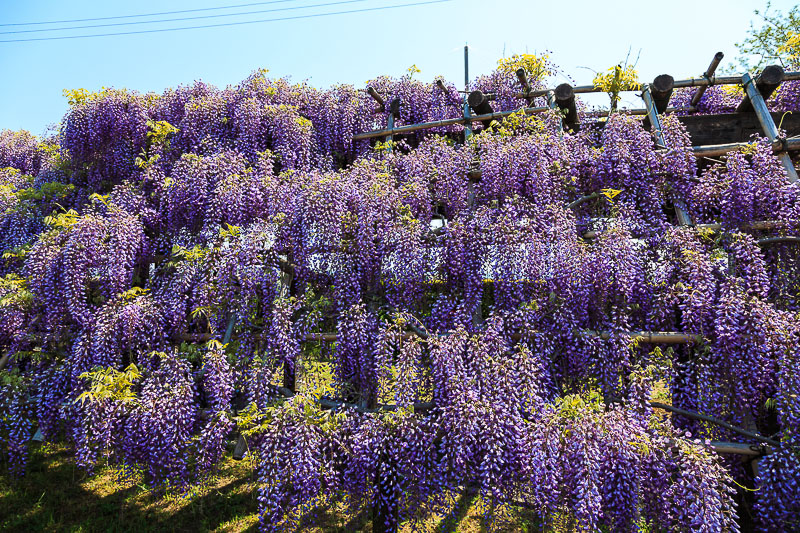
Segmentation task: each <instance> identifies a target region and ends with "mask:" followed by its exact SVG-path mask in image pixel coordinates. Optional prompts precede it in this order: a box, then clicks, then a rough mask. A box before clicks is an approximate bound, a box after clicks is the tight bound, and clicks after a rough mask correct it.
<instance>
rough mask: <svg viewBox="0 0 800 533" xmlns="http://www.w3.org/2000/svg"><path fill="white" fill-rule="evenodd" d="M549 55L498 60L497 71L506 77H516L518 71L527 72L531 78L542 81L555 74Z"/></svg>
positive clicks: (522, 55) (518, 56)
mask: <svg viewBox="0 0 800 533" xmlns="http://www.w3.org/2000/svg"><path fill="white" fill-rule="evenodd" d="M548 59H549V58H548V56H547V54H542V55H541V56H537V55H536V54H514V55H512V56H511V57H504V58H502V59H498V60H497V71H498V72H500V73H502V74H503V75H506V76H516V72H517V70H518V69H520V68H522V69H524V70H525V74H527V76H528V77H529V78H533V79H535V80H540V79H542V78H544V77H545V76H550V75H552V74H553V73H554V72H553V70H552V68H551V67H550V66H549V63H548V61H547V60H548Z"/></svg>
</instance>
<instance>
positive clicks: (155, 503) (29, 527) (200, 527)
mask: <svg viewBox="0 0 800 533" xmlns="http://www.w3.org/2000/svg"><path fill="white" fill-rule="evenodd" d="M0 471H2V474H1V475H0V531H26V532H28V531H70V532H82V533H86V532H95V531H114V532H123V531H125V532H127V531H144V532H149V531H192V532H197V531H230V532H232V531H256V530H257V527H258V514H257V501H256V494H257V484H256V483H255V482H254V481H253V475H252V469H251V466H250V465H249V464H248V462H247V461H233V460H232V459H230V457H228V458H227V459H226V460H224V461H223V463H222V467H221V468H220V470H219V472H218V473H217V474H216V475H215V476H214V477H212V478H210V479H209V480H207V481H206V482H205V483H203V484H201V485H194V486H192V487H191V488H190V489H189V491H188V493H187V494H174V493H166V494H164V493H163V492H162V493H156V492H154V491H151V490H149V489H148V488H147V487H145V486H144V485H142V484H141V483H140V480H136V479H133V480H130V481H127V482H119V481H118V476H117V475H115V473H114V472H113V471H111V470H110V469H101V470H99V471H98V472H97V473H96V474H95V475H93V476H87V475H86V474H85V473H84V472H83V471H82V470H81V469H79V468H78V467H76V466H75V463H74V460H73V457H72V454H71V452H70V451H69V449H68V448H66V447H65V446H60V445H50V444H37V443H34V444H32V446H31V456H30V461H29V465H28V473H27V474H26V476H25V477H24V478H22V479H21V480H12V479H10V478H9V477H8V475H7V474H6V468H5V465H0ZM317 512H318V520H317V524H318V525H317V526H315V527H312V526H308V527H303V528H302V529H301V531H308V532H322V531H324V532H327V531H331V532H348V533H349V532H355V531H362V532H364V533H368V532H370V531H371V530H372V527H371V524H370V522H369V519H368V518H367V517H368V516H369V513H360V514H359V516H352V515H347V514H346V513H344V512H343V511H341V510H337V509H333V510H331V509H318V510H317ZM532 520H533V517H532V516H530V515H528V514H527V513H518V512H516V511H510V515H509V516H508V517H506V518H505V519H504V520H503V521H502V522H500V521H498V522H496V523H495V529H494V531H498V530H499V531H509V532H510V531H527V530H529V529H530V530H534V529H535V528H533V527H532V524H533V522H532ZM425 525H426V529H427V530H428V531H431V532H443V531H459V532H469V533H472V532H479V531H485V530H486V529H487V528H486V524H485V523H484V520H482V518H481V512H480V510H479V509H478V502H477V501H476V499H475V498H461V499H460V500H458V501H457V502H455V506H454V508H453V512H452V513H451V517H450V518H446V519H445V518H443V517H437V516H430V517H428V518H427V519H426V521H425ZM409 529H410V528H408V527H403V528H402V530H405V531H408V530H409Z"/></svg>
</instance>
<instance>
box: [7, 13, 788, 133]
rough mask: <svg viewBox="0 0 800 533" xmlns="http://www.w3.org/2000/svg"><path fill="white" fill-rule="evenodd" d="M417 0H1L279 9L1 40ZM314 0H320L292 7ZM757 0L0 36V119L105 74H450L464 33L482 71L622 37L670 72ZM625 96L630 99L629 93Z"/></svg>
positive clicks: (692, 66) (96, 82)
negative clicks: (504, 60)
mask: <svg viewBox="0 0 800 533" xmlns="http://www.w3.org/2000/svg"><path fill="white" fill-rule="evenodd" d="M418 1H422V0H357V1H354V0H349V1H346V2H343V1H342V0H339V1H338V2H337V0H281V1H278V2H274V3H272V4H270V5H263V3H261V5H252V6H249V7H244V8H239V9H235V10H216V11H202V12H194V13H185V14H173V15H162V16H159V17H149V18H126V19H117V20H106V21H86V22H80V23H73V24H60V25H36V26H10V25H8V24H18V23H27V22H40V21H53V20H71V19H83V18H95V17H113V16H120V15H137V14H142V13H152V12H164V11H178V10H186V9H199V8H207V7H219V6H230V5H234V4H246V3H255V2H256V0H170V1H166V0H161V1H156V0H138V1H137V2H109V1H103V2H101V1H96V0H72V1H69V2H64V1H63V0H24V1H9V0H0V25H3V26H0V32H11V31H17V32H18V31H28V30H32V29H37V30H38V29H45V28H51V27H59V26H75V25H94V24H104V23H105V24H111V23H121V22H137V21H143V20H155V19H165V18H179V17H192V16H194V17H200V16H208V15H221V14H227V13H232V12H237V11H239V12H241V11H264V10H268V9H284V10H285V11H273V12H262V13H251V14H249V15H240V16H226V17H222V18H217V19H210V18H207V19H196V20H191V21H184V22H177V21H173V22H164V23H159V24H147V25H145V24H138V25H125V26H109V27H103V28H96V29H77V30H68V31H60V32H49V33H37V32H30V33H0V41H3V40H8V39H20V38H34V37H49V36H68V35H80V34H85V33H109V32H120V31H133V30H141V29H158V28H173V27H179V26H190V25H203V24H219V23H226V22H240V21H247V20H258V19H269V18H284V17H296V16H300V15H309V14H319V13H326V12H334V11H350V10H357V9H373V8H379V7H383V6H393V5H399V4H407V3H412V2H418ZM333 2H336V3H335V4H333ZM320 4H331V5H327V6H321V7H320V6H319V5H320ZM314 5H316V6H318V7H305V8H303V7H302V6H314ZM792 5H793V2H791V1H780V0H779V1H773V7H774V8H777V9H780V10H782V11H784V12H785V11H787V10H788V9H790V8H791V7H792ZM763 6H764V3H763V2H753V1H744V0H731V1H727V2H721V1H713V2H712V1H701V0H691V1H689V0H672V1H670V2H668V3H663V2H662V3H658V2H623V1H602V2H593V1H583V2H582V1H573V2H563V1H551V2H533V1H528V2H526V1H517V0H496V1H480V0H450V1H448V2H443V3H436V4H427V5H417V6H410V7H404V8H396V9H387V10H375V11H365V12H360V13H347V14H340V15H331V16H323V17H316V18H305V19H293V20H280V21H273V22H264V23H258V24H247V25H238V26H230V27H217V28H207V29H195V30H186V31H174V32H163V33H148V34H137V35H118V36H112V37H96V38H88V39H69V40H51V41H28V42H0V80H2V81H1V82H0V129H5V128H10V129H28V130H30V131H31V132H32V133H34V134H37V135H41V134H42V133H44V132H45V131H46V128H47V127H48V125H53V124H57V123H58V122H59V121H60V120H61V118H62V117H63V115H64V113H65V112H66V110H67V103H66V99H65V98H64V97H63V95H62V90H63V89H64V88H78V87H83V88H86V89H88V90H97V89H99V88H100V87H103V86H106V87H117V88H122V87H125V88H128V89H135V90H138V91H142V92H147V91H156V92H161V91H163V90H164V89H165V88H166V87H170V86H176V85H179V84H185V83H189V82H191V81H193V80H195V79H202V80H204V81H206V82H209V83H213V84H215V85H219V86H225V85H228V84H235V83H237V82H239V81H240V80H242V79H243V78H245V77H246V76H247V75H248V74H249V73H250V72H252V71H253V70H254V69H256V68H259V67H264V68H268V69H269V70H270V75H272V76H291V77H292V79H294V80H296V81H299V80H303V79H308V80H309V82H310V83H311V84H313V85H316V86H319V87H325V86H328V85H330V84H332V83H338V82H344V83H353V84H355V85H356V86H363V85H364V82H365V81H366V80H368V79H370V78H372V77H375V76H378V75H381V74H389V75H393V76H400V75H402V74H403V73H404V72H405V71H406V69H407V68H408V67H409V66H411V65H412V64H416V65H417V67H418V68H419V69H421V71H422V72H421V73H420V74H418V76H420V77H421V78H422V79H425V80H431V79H433V78H434V77H435V76H437V75H443V76H445V77H446V78H448V79H450V80H453V81H455V82H457V83H459V84H460V83H463V76H464V74H463V46H464V44H465V43H469V45H470V49H471V52H470V54H471V55H470V74H471V75H475V74H479V73H483V72H488V71H490V70H491V69H493V68H494V66H495V64H496V61H497V59H498V58H500V57H502V56H503V55H506V56H508V55H511V54H514V53H524V52H543V51H546V50H549V51H551V58H552V60H553V61H554V62H555V63H556V64H557V65H558V66H560V67H561V69H562V70H563V71H564V72H565V73H566V74H567V75H569V76H571V77H572V78H573V79H574V81H576V82H577V83H578V84H584V83H589V82H590V81H591V78H592V77H593V75H594V71H601V70H605V69H607V68H609V67H611V66H613V65H614V64H616V63H618V62H620V61H623V60H624V59H625V57H626V55H627V54H628V50H629V49H630V51H631V60H635V59H636V58H637V56H638V67H637V68H638V70H639V72H640V75H641V79H643V80H649V79H652V78H653V77H655V76H656V75H658V74H662V73H669V74H672V75H673V76H675V77H676V78H677V77H684V76H689V75H698V74H700V73H701V72H703V70H704V69H705V67H706V66H707V65H708V62H709V61H710V60H711V58H712V56H713V55H714V53H715V52H717V51H718V50H721V51H723V52H725V54H726V60H727V59H733V58H734V56H735V55H736V48H735V46H734V43H735V42H737V41H740V40H741V39H742V37H743V36H744V35H745V32H746V31H747V29H748V27H749V25H750V21H751V20H754V19H755V16H754V15H753V10H754V9H757V8H763ZM287 8H291V9H287ZM558 81H564V80H558ZM601 98H602V96H601ZM598 103H601V102H598ZM629 104H633V105H637V102H635V101H634V100H632V99H631V100H629Z"/></svg>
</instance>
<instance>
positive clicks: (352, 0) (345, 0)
mask: <svg viewBox="0 0 800 533" xmlns="http://www.w3.org/2000/svg"><path fill="white" fill-rule="evenodd" d="M356 2H366V0H340V1H337V2H328V3H325V4H310V5H307V6H293V7H279V8H275V9H259V10H256V11H242V12H239V13H222V14H219V15H199V16H196V17H178V18H171V19H158V20H137V21H135V22H110V23H107V24H90V25H86V26H66V27H64V28H42V29H36V30H14V31H0V35H7V34H12V33H41V32H49V31H65V30H80V29H86V28H107V27H110V26H132V25H134V24H157V23H160V22H183V21H186V20H198V19H213V18H221V17H238V16H240V15H255V14H258V13H274V12H276V11H294V10H296V9H308V8H312V7H325V6H333V5H338V4H354V3H356Z"/></svg>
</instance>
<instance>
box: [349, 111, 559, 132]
mask: <svg viewBox="0 0 800 533" xmlns="http://www.w3.org/2000/svg"><path fill="white" fill-rule="evenodd" d="M467 106H469V104H467ZM549 109H550V108H549V107H526V108H523V109H516V110H514V111H503V112H500V113H489V114H486V115H474V116H472V115H469V116H467V117H458V118H446V119H442V120H435V121H433V122H423V123H420V124H410V125H408V126H398V127H395V128H392V129H383V130H375V131H368V132H365V133H359V134H358V135H354V136H353V140H354V141H361V140H364V139H373V138H375V137H384V136H386V135H399V134H401V133H412V132H415V131H419V130H426V129H430V128H441V127H444V126H453V125H455V124H472V123H474V122H483V121H485V120H488V121H492V120H496V119H500V118H504V117H507V116H509V115H511V114H513V113H519V112H523V113H525V114H526V115H534V114H536V113H543V112H545V111H547V110H549Z"/></svg>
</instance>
